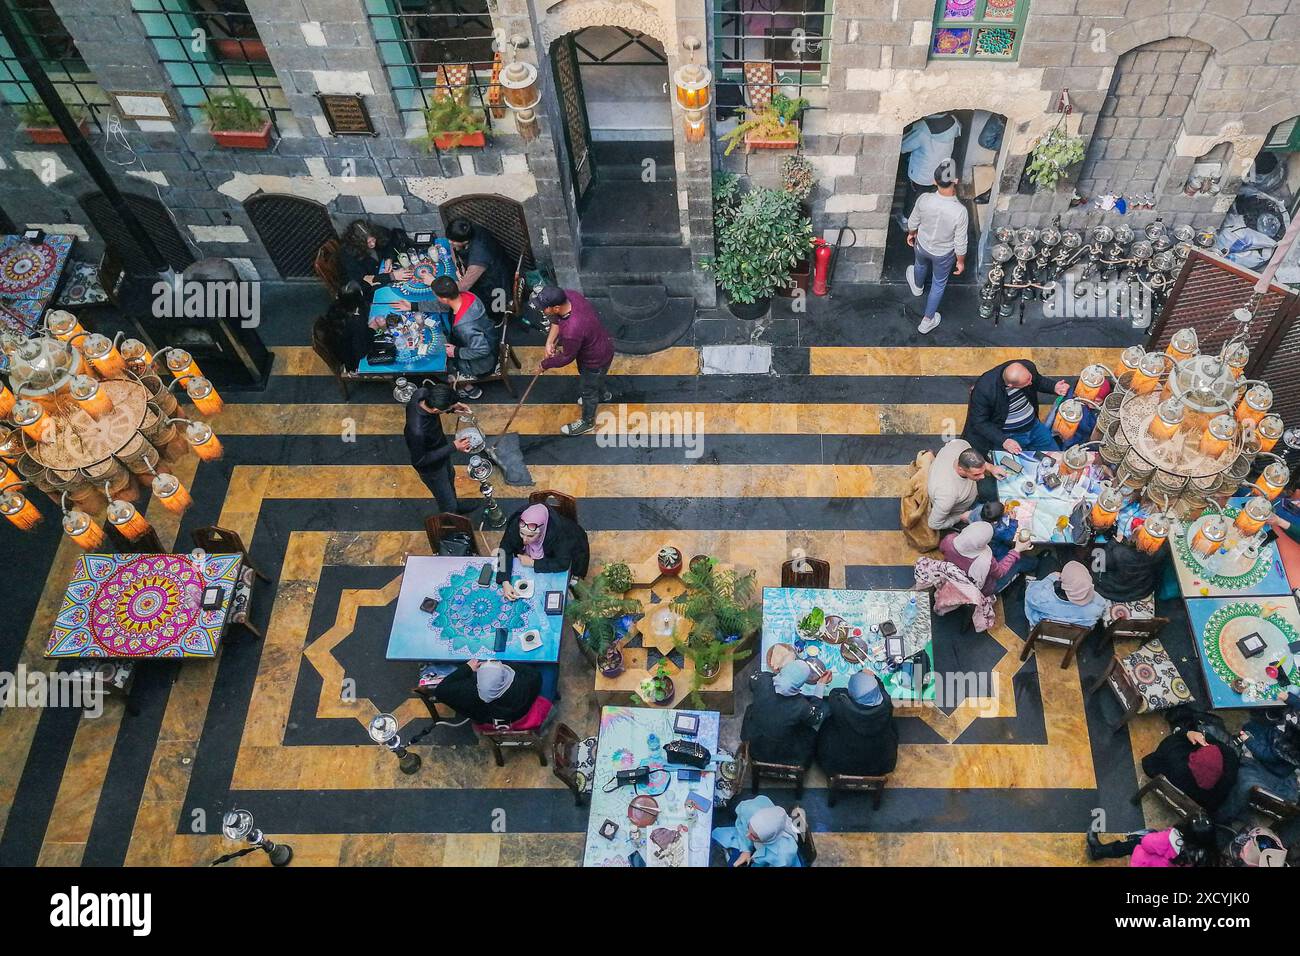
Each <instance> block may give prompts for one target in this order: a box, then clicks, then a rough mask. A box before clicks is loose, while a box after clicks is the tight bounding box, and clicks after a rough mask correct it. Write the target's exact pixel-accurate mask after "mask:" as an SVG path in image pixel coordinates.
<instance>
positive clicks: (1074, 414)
mask: <svg viewBox="0 0 1300 956" xmlns="http://www.w3.org/2000/svg"><path fill="white" fill-rule="evenodd" d="M1081 421H1083V403H1082V402H1079V401H1076V400H1075V399H1073V398H1071V399H1068V400H1067V401H1064V402H1062V403H1061V407H1060V408H1058V409H1057V410H1056V421H1055V422H1053V423H1052V431H1054V432H1055V433H1056V434H1057V435H1058V436H1059V437H1060V439H1061V441H1069V440H1070V439H1071V438H1073V437H1074V433H1075V432H1077V431H1078V430H1079V423H1080V422H1081Z"/></svg>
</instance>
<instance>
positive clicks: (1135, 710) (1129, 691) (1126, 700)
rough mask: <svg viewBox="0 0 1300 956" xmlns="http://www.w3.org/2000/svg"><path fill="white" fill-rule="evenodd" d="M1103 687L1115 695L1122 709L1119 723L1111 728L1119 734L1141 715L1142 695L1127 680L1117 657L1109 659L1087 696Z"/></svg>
mask: <svg viewBox="0 0 1300 956" xmlns="http://www.w3.org/2000/svg"><path fill="white" fill-rule="evenodd" d="M1103 685H1109V686H1110V689H1111V690H1112V691H1113V692H1114V694H1115V699H1116V700H1118V701H1119V705H1120V707H1121V708H1123V711H1124V716H1123V717H1121V718H1120V722H1119V723H1118V724H1116V725H1115V726H1114V728H1113V730H1114V732H1115V733H1119V732H1120V731H1121V730H1123V729H1124V726H1125V725H1126V724H1127V723H1128V722H1129V721H1130V720H1132V719H1133V718H1134V717H1136V716H1137V715H1138V714H1140V713H1142V711H1143V709H1144V708H1143V704H1144V703H1145V701H1144V700H1143V698H1142V695H1141V694H1140V693H1138V689H1137V688H1136V687H1134V686H1133V682H1132V681H1131V680H1129V678H1128V674H1127V673H1125V671H1124V668H1123V667H1121V666H1120V660H1119V658H1118V657H1112V658H1111V659H1110V663H1109V664H1107V665H1106V670H1104V671H1103V672H1102V675H1101V677H1100V678H1099V679H1098V681H1097V683H1095V684H1093V685H1092V687H1091V688H1089V689H1088V696H1092V695H1093V694H1095V693H1097V691H1099V690H1100V689H1101V688H1102V686H1103Z"/></svg>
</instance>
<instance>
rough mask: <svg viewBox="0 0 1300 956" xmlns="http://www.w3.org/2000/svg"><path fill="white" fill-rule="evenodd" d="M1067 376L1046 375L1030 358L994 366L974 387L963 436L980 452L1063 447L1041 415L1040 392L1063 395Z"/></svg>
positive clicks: (1058, 448) (1067, 385) (1051, 449)
mask: <svg viewBox="0 0 1300 956" xmlns="http://www.w3.org/2000/svg"><path fill="white" fill-rule="evenodd" d="M1069 390H1070V385H1069V383H1068V382H1066V381H1065V380H1064V379H1057V380H1052V379H1047V378H1044V377H1043V376H1041V375H1039V374H1038V369H1037V368H1036V367H1035V366H1034V363H1033V362H1031V361H1029V359H1015V360H1013V361H1010V362H1003V363H1002V364H1001V365H999V366H997V367H996V368H991V369H989V370H988V371H987V372H985V373H984V374H983V375H981V376H980V377H979V380H978V381H976V382H975V387H974V388H972V389H971V393H970V404H969V406H968V407H967V409H966V427H965V429H963V431H962V437H963V438H965V439H966V440H967V441H969V442H970V443H971V447H972V448H974V449H975V450H976V451H978V452H979V453H980V454H983V455H987V454H989V452H993V451H1008V452H1011V453H1012V454H1013V455H1018V454H1020V452H1022V451H1060V450H1061V449H1060V446H1059V445H1058V444H1057V443H1056V438H1055V437H1054V436H1053V435H1052V431H1051V429H1049V428H1048V427H1047V426H1046V425H1044V424H1043V423H1042V422H1041V421H1039V418H1038V396H1039V395H1053V394H1055V395H1064V394H1065V393H1066V392H1068V391H1069Z"/></svg>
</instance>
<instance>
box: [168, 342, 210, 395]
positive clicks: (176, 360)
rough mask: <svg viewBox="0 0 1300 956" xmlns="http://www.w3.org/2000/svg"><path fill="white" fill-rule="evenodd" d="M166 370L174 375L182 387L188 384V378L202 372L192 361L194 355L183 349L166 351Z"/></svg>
mask: <svg viewBox="0 0 1300 956" xmlns="http://www.w3.org/2000/svg"><path fill="white" fill-rule="evenodd" d="M167 371H169V372H171V373H172V374H173V375H175V376H176V381H178V382H180V383H181V386H182V387H184V386H185V385H186V384H188V382H189V379H190V378H192V377H197V376H200V375H202V374H203V373H202V372H200V371H199V367H198V365H196V364H195V363H194V356H192V355H190V353H189V352H187V351H185V350H184V349H172V350H171V351H170V352H168V353H167Z"/></svg>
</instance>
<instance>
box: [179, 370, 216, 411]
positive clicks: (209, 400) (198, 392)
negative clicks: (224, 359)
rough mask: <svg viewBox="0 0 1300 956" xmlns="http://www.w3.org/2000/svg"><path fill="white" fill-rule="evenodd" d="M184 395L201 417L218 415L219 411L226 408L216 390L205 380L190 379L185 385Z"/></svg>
mask: <svg viewBox="0 0 1300 956" xmlns="http://www.w3.org/2000/svg"><path fill="white" fill-rule="evenodd" d="M185 394H186V395H188V396H189V397H190V401H192V402H193V403H194V407H195V408H197V409H198V410H199V414H201V415H206V416H212V415H220V414H221V410H222V409H223V408H225V407H226V405H225V403H224V402H223V401H222V400H221V396H220V395H218V394H217V390H216V389H215V388H213V387H212V383H211V382H209V381H208V380H207V379H206V378H199V377H195V378H191V379H190V380H189V382H187V383H186V385H185Z"/></svg>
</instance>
